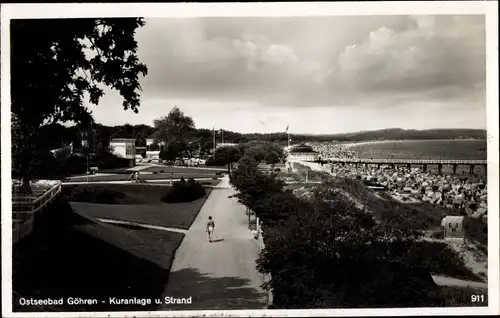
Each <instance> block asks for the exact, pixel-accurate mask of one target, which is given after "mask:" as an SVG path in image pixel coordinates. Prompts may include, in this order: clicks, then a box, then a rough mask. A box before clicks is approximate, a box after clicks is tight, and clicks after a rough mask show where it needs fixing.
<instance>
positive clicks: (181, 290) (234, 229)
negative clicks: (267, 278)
mask: <svg viewBox="0 0 500 318" xmlns="http://www.w3.org/2000/svg"><path fill="white" fill-rule="evenodd" d="M219 187H221V188H222V189H214V190H213V191H212V192H211V193H210V196H209V197H208V199H207V201H206V202H205V204H204V205H203V207H202V208H201V210H200V213H199V214H198V216H197V218H196V219H195V220H194V222H193V224H192V225H191V227H190V228H189V230H188V232H187V233H186V236H185V237H184V240H183V241H182V243H181V245H180V247H179V249H178V250H177V252H176V254H175V258H174V262H173V264H172V268H171V272H170V277H169V283H168V285H167V287H166V290H165V293H164V296H165V297H166V296H170V297H176V298H188V297H192V304H185V305H171V304H164V305H162V307H160V308H159V309H158V310H172V309H174V310H175V309H177V310H194V309H198V310H209V309H262V308H266V306H267V292H264V291H263V290H262V289H261V288H260V285H261V284H262V282H263V276H262V275H261V274H259V273H258V272H257V270H256V263H255V261H256V259H257V257H258V253H259V247H258V242H257V241H256V240H255V239H254V238H253V237H252V235H251V232H250V231H249V230H248V217H247V216H246V214H245V207H244V206H243V205H241V204H239V203H238V202H237V200H236V199H235V198H231V199H230V198H228V196H229V195H231V194H233V193H234V190H233V189H232V188H230V187H229V179H228V177H225V178H223V179H222V181H221V182H220V185H219ZM209 216H212V217H213V219H214V221H215V232H214V238H213V239H214V241H213V242H212V243H210V242H208V238H207V234H206V232H205V229H206V222H207V220H208V217H209Z"/></svg>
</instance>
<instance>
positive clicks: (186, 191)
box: [161, 178, 205, 203]
mask: <svg viewBox="0 0 500 318" xmlns="http://www.w3.org/2000/svg"><path fill="white" fill-rule="evenodd" d="M204 195H205V189H204V188H203V186H202V185H201V184H200V183H199V182H198V181H196V180H194V179H193V178H190V179H189V180H188V181H186V180H185V179H184V178H181V180H179V181H176V182H174V183H173V184H172V187H170V188H169V189H168V190H167V193H165V195H164V196H163V197H162V198H161V200H162V201H163V202H166V203H180V202H191V201H194V200H196V199H199V198H201V197H202V196H204Z"/></svg>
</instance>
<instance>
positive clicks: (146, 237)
mask: <svg viewBox="0 0 500 318" xmlns="http://www.w3.org/2000/svg"><path fill="white" fill-rule="evenodd" d="M60 198H61V199H58V200H56V201H54V202H53V203H51V205H49V207H48V209H47V210H46V211H45V212H44V214H43V216H37V219H36V221H35V225H34V229H33V232H32V233H31V234H30V235H28V236H26V237H25V238H23V239H22V240H21V241H19V242H18V243H17V244H16V245H14V247H13V273H12V278H13V292H14V295H13V310H14V311H125V310H137V311H139V310H155V305H154V304H152V305H149V306H141V305H123V306H121V305H108V304H106V302H105V303H102V301H103V300H108V299H109V297H117V298H129V297H137V298H151V299H153V298H158V297H161V295H162V293H163V291H164V288H165V285H166V283H167V279H168V275H169V271H170V266H171V263H172V260H173V257H174V253H175V251H176V249H177V248H178V246H179V245H180V243H181V241H182V239H183V236H184V235H183V234H180V233H175V232H168V231H157V230H149V229H148V230H142V229H141V230H133V229H124V228H122V227H119V226H114V225H108V224H104V223H102V222H99V221H97V220H95V219H94V218H92V217H89V216H88V215H86V214H85V213H82V212H79V211H76V212H75V211H72V210H71V206H70V205H69V204H68V203H67V202H64V199H63V198H64V196H61V197H60ZM68 296H69V297H81V298H85V299H89V298H90V299H97V300H98V303H97V304H95V305H73V306H70V305H69V304H67V303H65V304H63V305H62V306H37V307H35V306H20V305H19V301H18V299H19V297H24V298H36V299H46V298H53V299H58V298H64V299H67V297H68Z"/></svg>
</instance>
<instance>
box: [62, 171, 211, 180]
mask: <svg viewBox="0 0 500 318" xmlns="http://www.w3.org/2000/svg"><path fill="white" fill-rule="evenodd" d="M165 171H167V170H165ZM215 173H216V171H212V172H210V173H208V172H206V171H205V172H201V173H192V172H187V173H185V172H180V171H179V172H177V171H176V172H175V173H174V175H172V174H171V173H157V174H140V173H139V180H168V179H170V178H173V179H180V178H184V179H186V180H187V179H189V178H194V179H200V178H207V179H208V178H220V177H221V176H220V175H216V174H215ZM130 174H131V173H128V174H116V175H107V176H99V175H97V176H91V177H89V181H129V180H130ZM70 181H71V182H80V181H81V182H86V181H87V178H84V177H81V178H74V179H71V180H70Z"/></svg>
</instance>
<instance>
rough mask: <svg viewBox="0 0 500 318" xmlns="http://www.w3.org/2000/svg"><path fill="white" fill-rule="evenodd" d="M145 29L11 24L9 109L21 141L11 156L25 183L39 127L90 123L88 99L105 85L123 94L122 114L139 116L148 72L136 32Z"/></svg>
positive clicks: (71, 22)
mask: <svg viewBox="0 0 500 318" xmlns="http://www.w3.org/2000/svg"><path fill="white" fill-rule="evenodd" d="M143 25H144V21H143V19H141V18H103V19H29V20H24V19H23V20H12V21H11V28H10V30H11V98H12V106H11V111H12V114H13V118H14V117H15V120H16V121H18V123H19V124H18V126H17V127H16V129H18V136H20V139H21V140H22V142H20V143H18V144H17V145H16V146H15V147H14V148H13V156H14V158H15V160H14V163H15V164H17V165H18V167H17V169H18V170H19V172H20V174H21V175H22V176H23V179H24V181H29V176H30V174H31V173H32V171H30V167H31V165H30V164H29V163H30V161H31V160H34V159H35V157H36V154H37V153H38V152H39V151H40V146H39V145H40V143H39V141H40V140H39V139H40V138H39V131H40V127H41V126H42V125H47V124H51V123H55V122H68V121H73V122H75V123H77V124H80V125H83V126H88V125H89V124H91V123H92V122H93V118H92V112H91V111H90V109H89V108H88V107H86V105H85V99H86V97H87V95H88V102H89V103H91V104H94V105H97V104H98V103H99V100H100V98H101V97H102V96H103V94H104V91H103V87H104V86H107V87H110V88H111V89H114V90H116V91H118V92H119V94H120V95H121V96H122V98H123V103H122V105H123V108H124V110H127V109H130V110H132V111H134V112H136V113H137V112H138V109H139V105H140V94H139V92H140V90H141V86H140V84H139V77H140V76H141V75H142V76H145V75H146V74H147V68H146V66H145V65H144V64H142V63H140V62H139V59H138V57H137V42H136V41H135V39H134V34H135V31H136V29H137V28H139V27H142V26H143Z"/></svg>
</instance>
